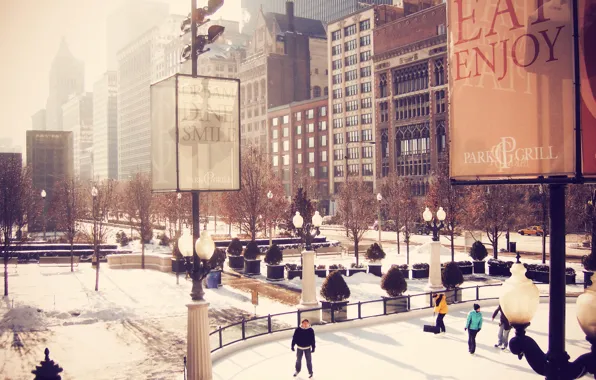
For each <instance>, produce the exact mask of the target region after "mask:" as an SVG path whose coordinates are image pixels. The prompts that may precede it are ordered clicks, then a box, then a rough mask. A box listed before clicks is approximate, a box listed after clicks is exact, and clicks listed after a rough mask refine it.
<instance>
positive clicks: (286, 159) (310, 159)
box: [272, 150, 327, 180]
mask: <svg viewBox="0 0 596 380" xmlns="http://www.w3.org/2000/svg"><path fill="white" fill-rule="evenodd" d="M279 157H280V156H272V164H273V166H275V167H277V166H279ZM306 157H307V163H309V164H312V163H314V162H315V152H308V155H307V156H306ZM281 161H282V165H283V166H288V165H290V155H289V154H285V155H283V156H281ZM319 161H320V162H327V151H326V150H325V151H322V152H320V153H319ZM294 162H295V163H296V164H303V163H304V162H303V156H302V153H298V154H296V156H295V159H294ZM311 169H312V170H314V168H311ZM325 171H327V169H325ZM286 180H287V179H286Z"/></svg>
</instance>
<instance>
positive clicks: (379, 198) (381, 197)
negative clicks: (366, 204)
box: [377, 193, 383, 246]
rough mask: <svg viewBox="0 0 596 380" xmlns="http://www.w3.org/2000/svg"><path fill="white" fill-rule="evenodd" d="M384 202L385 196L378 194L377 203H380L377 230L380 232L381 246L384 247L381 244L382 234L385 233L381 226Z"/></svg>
mask: <svg viewBox="0 0 596 380" xmlns="http://www.w3.org/2000/svg"><path fill="white" fill-rule="evenodd" d="M382 200H383V196H382V195H381V193H378V194H377V201H378V202H379V218H378V222H377V228H378V230H379V243H378V244H379V246H380V245H382V244H381V233H382V231H383V228H382V226H381V201H382Z"/></svg>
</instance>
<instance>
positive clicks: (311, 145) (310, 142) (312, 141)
mask: <svg viewBox="0 0 596 380" xmlns="http://www.w3.org/2000/svg"><path fill="white" fill-rule="evenodd" d="M308 147H309V148H314V147H315V138H314V137H309V138H308Z"/></svg>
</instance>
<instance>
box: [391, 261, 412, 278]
mask: <svg viewBox="0 0 596 380" xmlns="http://www.w3.org/2000/svg"><path fill="white" fill-rule="evenodd" d="M391 268H397V269H399V271H400V272H401V274H402V275H403V276H404V278H410V269H408V264H400V265H397V264H393V265H392V266H391Z"/></svg>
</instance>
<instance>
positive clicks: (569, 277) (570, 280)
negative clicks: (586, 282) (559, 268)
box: [565, 274, 576, 285]
mask: <svg viewBox="0 0 596 380" xmlns="http://www.w3.org/2000/svg"><path fill="white" fill-rule="evenodd" d="M575 277H576V275H575V274H566V275H565V283H566V284H567V285H575Z"/></svg>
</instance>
